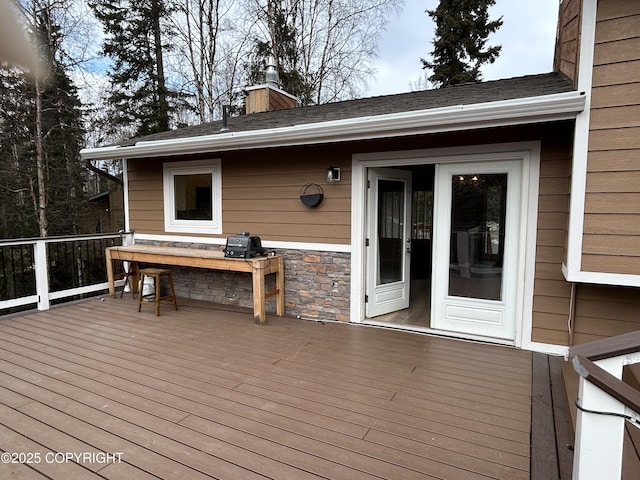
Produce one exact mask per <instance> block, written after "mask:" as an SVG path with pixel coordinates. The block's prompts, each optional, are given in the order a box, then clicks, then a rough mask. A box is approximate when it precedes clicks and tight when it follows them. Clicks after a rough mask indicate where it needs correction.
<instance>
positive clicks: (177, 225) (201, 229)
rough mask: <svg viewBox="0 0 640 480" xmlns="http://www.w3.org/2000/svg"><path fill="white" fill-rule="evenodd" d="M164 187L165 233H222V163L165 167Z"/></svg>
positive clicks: (210, 161) (206, 162)
mask: <svg viewBox="0 0 640 480" xmlns="http://www.w3.org/2000/svg"><path fill="white" fill-rule="evenodd" d="M163 186H164V228H165V231H167V232H180V233H222V172H221V167H220V160H203V161H194V162H172V163H165V164H164V174H163Z"/></svg>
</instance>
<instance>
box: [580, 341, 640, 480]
mask: <svg viewBox="0 0 640 480" xmlns="http://www.w3.org/2000/svg"><path fill="white" fill-rule="evenodd" d="M569 356H570V357H572V362H573V367H574V369H575V370H576V372H578V374H579V375H580V387H579V391H578V399H577V400H576V407H577V409H578V410H577V421H576V440H575V450H574V459H573V480H603V479H619V478H620V477H621V475H622V451H623V443H624V427H625V422H626V421H629V422H630V423H631V424H633V425H635V426H636V427H639V426H640V424H639V423H638V421H640V392H638V390H636V389H634V388H633V387H631V386H630V385H629V384H627V383H624V382H623V381H622V371H623V368H624V366H625V365H631V364H634V363H638V362H640V331H636V332H631V333H628V334H624V335H618V336H615V337H611V338H606V339H603V340H597V341H595V342H591V343H588V344H584V345H578V346H575V347H572V348H571V349H570V350H569Z"/></svg>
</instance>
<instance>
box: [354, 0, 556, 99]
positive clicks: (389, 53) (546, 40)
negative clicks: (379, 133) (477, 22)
mask: <svg viewBox="0 0 640 480" xmlns="http://www.w3.org/2000/svg"><path fill="white" fill-rule="evenodd" d="M437 4H438V0H405V4H404V8H403V9H402V11H401V12H400V13H399V15H395V14H394V15H393V16H392V17H391V18H390V19H389V23H388V25H387V29H386V32H385V34H384V36H383V37H382V39H381V42H380V44H379V59H378V61H377V71H378V73H377V75H376V77H375V79H374V80H372V81H370V82H369V86H368V89H367V92H366V96H376V95H387V94H393V93H402V92H407V91H410V90H415V88H412V85H414V84H415V83H416V82H417V81H418V80H419V79H420V78H421V77H422V76H423V75H424V72H425V71H424V70H423V69H422V62H420V59H421V58H427V57H428V56H429V53H430V52H431V49H432V45H431V41H432V40H433V35H434V29H435V25H434V24H433V22H432V20H431V17H429V15H427V13H426V12H425V11H426V10H427V9H429V10H433V9H435V7H436V6H437ZM558 8H559V0H496V3H495V5H494V6H493V7H491V9H490V10H489V13H490V18H491V19H492V20H494V19H497V18H499V17H500V16H502V17H503V18H502V21H503V24H502V27H500V29H499V30H498V31H497V32H496V33H494V34H492V35H491V36H490V37H489V43H488V44H489V45H501V46H502V51H501V53H500V56H499V57H498V59H497V60H496V61H495V62H494V63H493V64H490V65H485V66H484V67H483V68H482V78H483V80H497V79H500V78H510V77H519V76H522V75H529V74H533V73H547V72H550V71H552V69H553V52H554V45H555V35H556V28H557V18H558Z"/></svg>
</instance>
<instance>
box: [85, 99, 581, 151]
mask: <svg viewBox="0 0 640 480" xmlns="http://www.w3.org/2000/svg"><path fill="white" fill-rule="evenodd" d="M584 103H585V98H584V95H582V94H580V93H579V92H575V91H574V92H567V93H560V94H554V95H545V96H538V97H529V98H520V99H516V100H505V101H500V102H486V103H478V104H470V105H456V106H450V107H442V108H433V109H428V110H417V111H410V112H400V113H391V114H385V115H375V116H367V117H358V118H351V119H344V120H335V121H328V122H318V123H305V124H301V125H292V126H287V127H278V128H269V129H263V130H252V131H242V132H234V131H230V132H226V133H218V134H214V135H204V136H199V137H189V138H176V139H167V140H157V141H151V142H144V141H142V142H138V143H137V144H136V145H132V146H127V147H118V146H112V147H99V148H92V149H83V150H81V152H80V154H81V156H82V158H84V159H88V160H106V159H114V158H143V157H156V156H171V155H178V154H179V155H186V154H196V153H207V152H220V151H227V150H244V149H249V148H269V147H282V146H294V145H309V144H320V143H329V142H340V141H354V140H368V139H375V138H391V137H398V136H406V135H418V134H426V133H440V132H450V131H457V130H468V129H472V128H487V127H496V126H506V125H519V124H526V123H535V122H541V121H554V120H566V119H571V118H575V116H576V115H577V114H578V113H579V112H581V111H582V110H583V108H584Z"/></svg>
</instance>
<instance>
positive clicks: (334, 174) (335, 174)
mask: <svg viewBox="0 0 640 480" xmlns="http://www.w3.org/2000/svg"><path fill="white" fill-rule="evenodd" d="M339 181H340V168H338V167H329V168H327V182H339Z"/></svg>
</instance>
